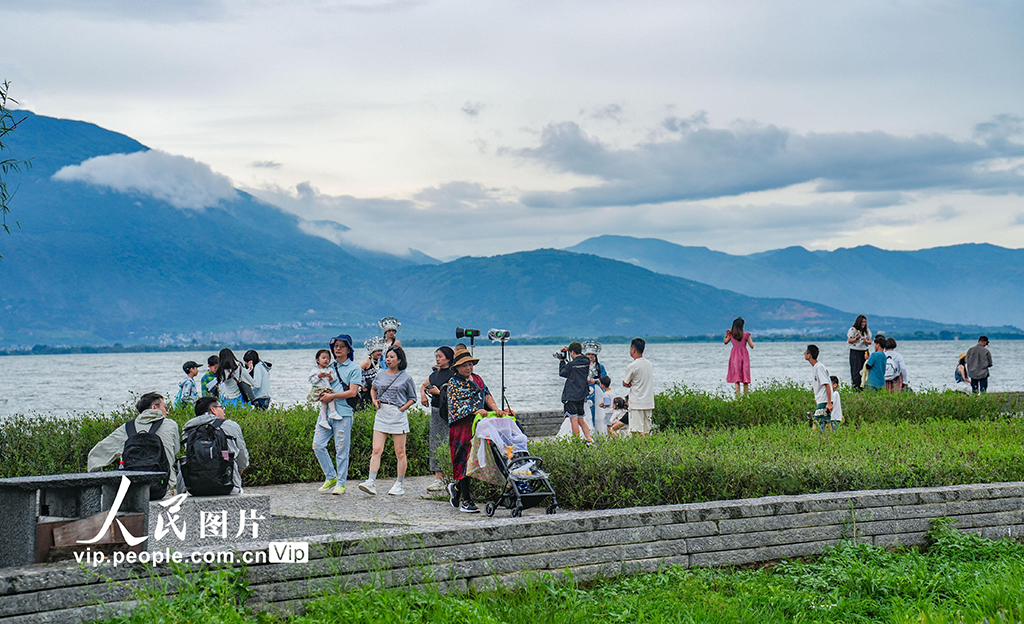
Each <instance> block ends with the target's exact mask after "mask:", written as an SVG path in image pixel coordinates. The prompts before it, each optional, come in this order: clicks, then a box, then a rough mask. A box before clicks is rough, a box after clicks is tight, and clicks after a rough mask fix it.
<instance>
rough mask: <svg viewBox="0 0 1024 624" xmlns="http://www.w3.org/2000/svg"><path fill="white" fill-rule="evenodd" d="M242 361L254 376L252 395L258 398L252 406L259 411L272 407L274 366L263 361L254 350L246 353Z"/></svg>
mask: <svg viewBox="0 0 1024 624" xmlns="http://www.w3.org/2000/svg"><path fill="white" fill-rule="evenodd" d="M242 361H243V362H244V363H245V368H246V369H247V370H248V371H249V374H250V375H252V380H253V385H252V393H253V395H254V396H255V397H256V398H255V400H253V402H252V406H253V407H255V408H256V409H258V410H265V409H267V408H268V407H270V367H271V366H273V364H271V363H270V362H264V361H263V360H261V359H260V354H259V353H256V352H255V351H253V350H252V349H249V350H248V351H246V352H245V355H243V356H242Z"/></svg>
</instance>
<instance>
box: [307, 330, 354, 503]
mask: <svg viewBox="0 0 1024 624" xmlns="http://www.w3.org/2000/svg"><path fill="white" fill-rule="evenodd" d="M329 348H330V350H331V353H333V354H334V363H333V364H332V365H331V368H330V370H331V372H333V373H334V376H333V379H331V389H332V390H333V392H324V393H323V394H321V395H320V400H321V401H322V402H324V403H330V402H331V401H334V411H328V412H327V415H325V416H323V417H321V418H320V419H319V420H317V423H316V430H315V431H314V432H313V452H314V453H315V454H316V459H317V461H318V462H320V468H321V469H322V470H323V471H324V484H323V485H321V486H320V489H318V490H317V491H318V492H320V493H321V494H326V493H328V492H330V493H331V494H335V495H340V494H344V493H345V481H346V480H347V479H348V453H349V446H350V444H351V442H352V406H350V405H349V404H348V400H347V399H351V398H354V397H356V396H357V395H358V394H359V388H360V384H362V382H363V371H362V369H361V368H359V365H357V364H356V363H355V362H354V361H353V356H352V336H349V335H348V334H340V335H338V336H335V337H334V338H331V342H330V345H329ZM331 438H334V454H335V460H336V462H337V463H336V464H335V465H332V464H331V455H330V453H328V452H327V443H328V442H330V440H331Z"/></svg>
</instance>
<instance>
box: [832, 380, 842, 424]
mask: <svg viewBox="0 0 1024 624" xmlns="http://www.w3.org/2000/svg"><path fill="white" fill-rule="evenodd" d="M832 420H834V421H841V420H843V406H842V404H841V403H840V402H839V391H838V390H836V389H835V388H833V389H832Z"/></svg>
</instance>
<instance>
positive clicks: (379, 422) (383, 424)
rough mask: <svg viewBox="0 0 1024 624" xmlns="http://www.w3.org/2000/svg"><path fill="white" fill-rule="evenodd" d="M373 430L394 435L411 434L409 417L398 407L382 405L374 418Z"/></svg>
mask: <svg viewBox="0 0 1024 624" xmlns="http://www.w3.org/2000/svg"><path fill="white" fill-rule="evenodd" d="M373 430H374V431H383V432H384V433H392V434H395V433H409V415H408V414H406V413H405V412H403V411H401V410H399V409H398V406H397V405H391V404H390V403H381V404H380V409H379V410H377V414H376V415H375V416H374V417H373Z"/></svg>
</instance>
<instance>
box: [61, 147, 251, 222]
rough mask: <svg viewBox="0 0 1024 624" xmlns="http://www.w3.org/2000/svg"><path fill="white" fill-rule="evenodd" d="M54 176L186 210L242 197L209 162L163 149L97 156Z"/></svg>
mask: <svg viewBox="0 0 1024 624" xmlns="http://www.w3.org/2000/svg"><path fill="white" fill-rule="evenodd" d="M53 179H54V180H58V181H61V182H85V183H86V184H91V185H93V186H99V187H103V188H108V189H110V190H112V191H116V192H118V193H129V194H130V193H138V194H140V195H147V196H149V197H152V198H154V199H159V200H162V201H166V202H167V203H169V204H170V205H172V206H174V207H175V208H181V209H183V210H205V209H206V208H214V207H216V206H218V205H220V203H221V202H225V201H232V200H234V199H236V198H237V196H238V192H237V191H236V190H235V187H234V185H232V184H231V180H230V179H229V178H228V177H227V176H225V175H223V174H220V173H216V172H215V171H214V170H213V169H211V168H210V166H209V165H207V164H204V163H201V162H198V161H196V160H193V159H191V158H187V157H185V156H175V155H173V154H168V153H167V152H162V151H160V150H146V151H140V152H133V153H131V154H109V155H106V156H96V157H95V158H90V159H88V160H86V161H84V162H82V163H81V164H79V165H69V166H66V167H63V168H61V169H60V170H59V171H57V173H55V174H53Z"/></svg>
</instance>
